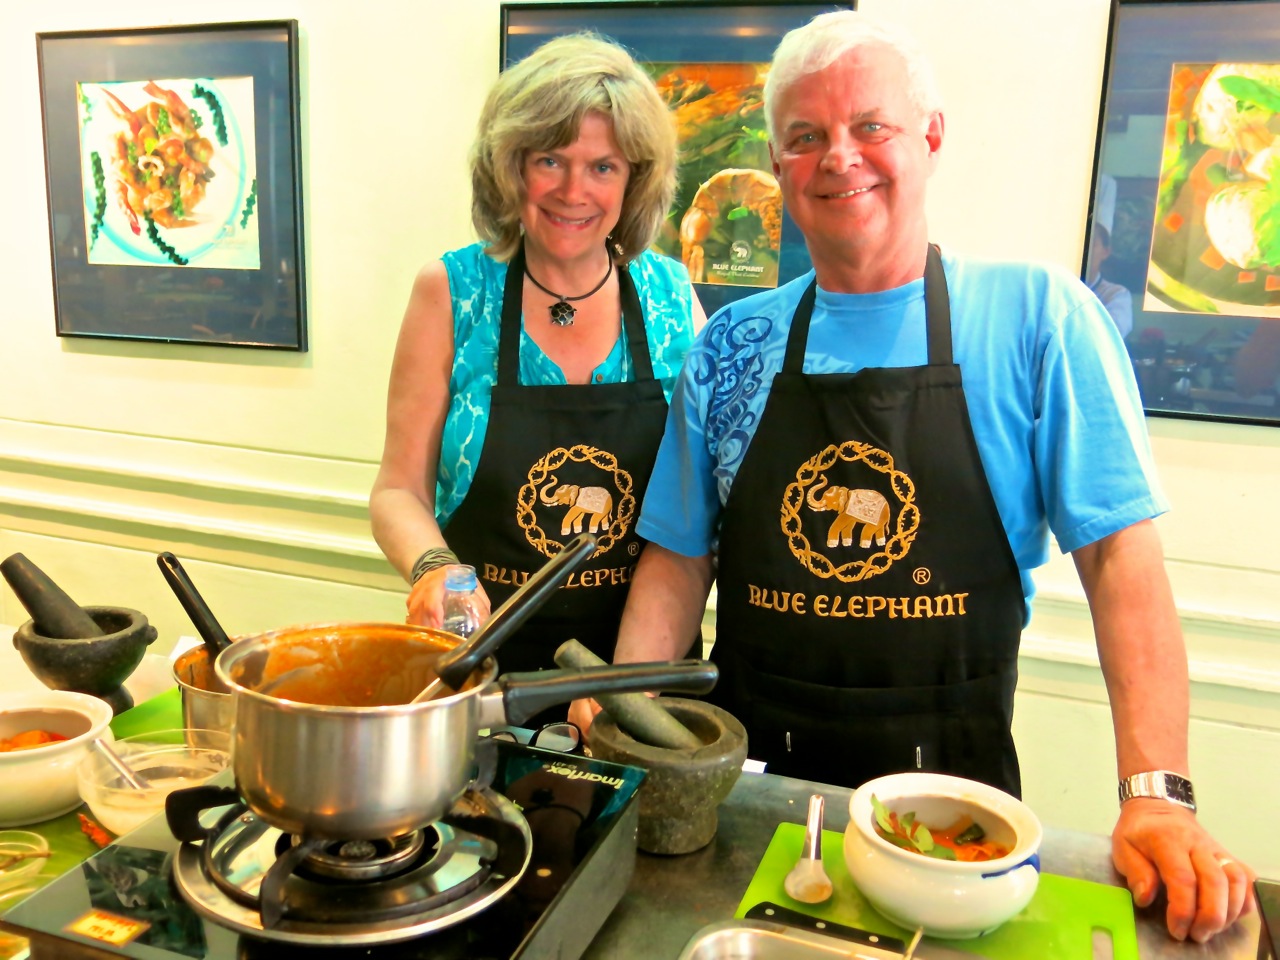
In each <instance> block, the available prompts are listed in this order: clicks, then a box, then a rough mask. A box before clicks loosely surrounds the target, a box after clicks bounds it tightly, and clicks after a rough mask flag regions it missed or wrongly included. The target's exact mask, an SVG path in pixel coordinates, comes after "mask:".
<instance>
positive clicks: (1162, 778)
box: [1120, 770, 1196, 813]
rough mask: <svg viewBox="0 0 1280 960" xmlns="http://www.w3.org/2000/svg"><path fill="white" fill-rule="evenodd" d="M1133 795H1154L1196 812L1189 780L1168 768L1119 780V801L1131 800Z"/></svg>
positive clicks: (1194, 796)
mask: <svg viewBox="0 0 1280 960" xmlns="http://www.w3.org/2000/svg"><path fill="white" fill-rule="evenodd" d="M1134 797H1154V798H1155V799H1157V800H1168V801H1169V802H1170V803H1176V804H1177V805H1178V806H1180V807H1186V808H1187V809H1188V810H1190V811H1191V812H1192V813H1195V812H1196V794H1195V791H1194V790H1193V789H1192V788H1191V781H1190V780H1188V779H1187V778H1186V777H1183V776H1179V775H1178V774H1176V773H1174V772H1172V771H1170V770H1152V771H1150V772H1148V773H1135V774H1134V775H1133V776H1132V777H1125V778H1124V779H1123V780H1121V781H1120V802H1121V803H1124V802H1125V801H1126V800H1132V799H1133V798H1134Z"/></svg>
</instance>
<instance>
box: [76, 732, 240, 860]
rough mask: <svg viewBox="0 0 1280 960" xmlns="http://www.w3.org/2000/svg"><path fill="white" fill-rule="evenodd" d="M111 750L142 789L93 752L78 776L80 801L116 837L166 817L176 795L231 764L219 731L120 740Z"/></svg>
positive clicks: (228, 746)
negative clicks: (166, 807)
mask: <svg viewBox="0 0 1280 960" xmlns="http://www.w3.org/2000/svg"><path fill="white" fill-rule="evenodd" d="M113 749H114V750H115V752H116V753H117V754H118V755H119V757H120V759H121V760H122V761H123V762H124V764H125V765H126V766H127V767H129V769H130V770H131V771H132V772H133V774H134V776H135V777H137V778H138V779H139V780H140V781H142V782H143V789H141V790H138V789H135V788H134V787H131V786H130V785H129V784H128V782H127V781H126V780H125V778H124V776H123V775H122V774H121V773H120V772H119V771H117V770H116V769H115V767H114V766H112V765H111V763H110V761H109V760H108V759H107V758H106V757H105V756H103V755H102V754H100V753H98V752H97V751H92V752H90V754H89V755H88V756H87V757H85V758H84V759H83V760H82V761H81V762H80V766H79V768H78V769H77V771H76V773H77V776H78V779H79V784H80V796H81V797H82V798H83V800H84V802H85V803H87V804H88V805H89V810H90V811H91V812H92V813H93V815H94V817H95V818H96V819H97V821H98V822H99V823H101V824H102V825H103V826H104V827H106V828H107V829H108V830H110V831H111V832H112V833H114V834H116V836H121V835H123V834H126V833H128V832H129V831H131V830H133V829H134V828H135V827H138V826H141V825H142V824H143V823H145V822H146V821H147V820H150V819H151V818H152V817H154V816H155V815H156V814H159V813H162V812H163V811H164V803H165V798H166V797H168V796H169V794H170V793H172V792H173V791H174V790H182V789H185V788H187V787H195V786H199V785H200V784H202V783H205V782H207V781H208V780H210V779H211V778H213V777H215V776H217V775H218V774H219V773H221V772H222V771H223V770H225V769H226V768H227V765H228V764H229V763H230V761H231V737H230V735H228V734H227V733H226V731H223V730H190V729H188V730H160V731H156V732H153V733H142V734H138V735H137V736H133V737H122V738H120V739H118V740H116V741H115V743H114V744H113Z"/></svg>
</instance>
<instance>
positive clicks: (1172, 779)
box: [1164, 773, 1196, 804]
mask: <svg viewBox="0 0 1280 960" xmlns="http://www.w3.org/2000/svg"><path fill="white" fill-rule="evenodd" d="M1164 789H1165V792H1166V793H1168V794H1169V796H1171V797H1173V798H1174V799H1175V800H1181V801H1182V802H1183V803H1190V804H1194V803H1195V802H1196V801H1195V794H1194V793H1193V792H1192V789H1191V781H1190V780H1187V779H1186V778H1185V777H1179V776H1177V775H1176V774H1172V773H1166V774H1165V775H1164Z"/></svg>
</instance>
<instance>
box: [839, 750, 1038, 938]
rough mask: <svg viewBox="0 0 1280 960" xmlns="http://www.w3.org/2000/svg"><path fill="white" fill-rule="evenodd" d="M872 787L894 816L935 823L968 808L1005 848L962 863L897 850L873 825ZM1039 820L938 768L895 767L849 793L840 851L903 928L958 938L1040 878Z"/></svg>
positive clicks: (1018, 899)
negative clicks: (998, 854) (908, 770)
mask: <svg viewBox="0 0 1280 960" xmlns="http://www.w3.org/2000/svg"><path fill="white" fill-rule="evenodd" d="M872 794H874V795H875V796H876V798H877V799H879V800H880V802H881V803H883V804H884V805H885V806H886V807H887V808H888V809H889V810H891V811H894V812H896V813H897V814H898V815H899V816H901V815H903V814H905V813H908V812H910V811H915V814H916V819H917V820H918V821H919V822H921V823H923V824H924V825H925V826H927V827H935V828H939V829H941V828H943V827H947V826H950V825H951V824H953V823H955V821H956V820H957V819H959V818H960V816H961V815H963V814H968V815H969V816H971V817H972V818H973V819H974V820H975V821H977V822H978V823H979V824H981V826H982V828H983V829H984V830H985V831H986V832H987V837H988V838H989V839H991V840H994V841H997V842H999V843H1005V844H1011V845H1012V847H1011V849H1010V851H1009V853H1008V855H1007V856H1004V857H1001V858H999V859H997V860H987V861H982V862H974V863H965V862H960V861H956V860H940V859H936V858H934V857H927V856H924V855H922V854H919V853H915V852H913V851H910V850H902V849H900V848H898V847H896V846H894V845H893V844H892V843H890V842H889V841H888V840H885V839H884V838H883V837H881V836H880V835H879V834H878V833H877V832H876V829H875V814H874V811H873V810H872V807H871V796H872ZM1042 833H1043V832H1042V830H1041V827H1040V821H1039V819H1038V818H1037V817H1036V815H1035V814H1034V813H1032V812H1031V808H1030V807H1028V806H1027V805H1026V804H1025V803H1023V802H1022V801H1021V800H1018V799H1017V798H1015V797H1012V796H1010V795H1009V794H1007V793H1005V792H1004V791H1003V790H997V789H996V788H995V787H991V786H988V785H987V784H985V783H978V782H977V781H975V780H965V779H963V778H961V777H949V776H944V775H943V774H938V773H899V774H893V775H892V776H888V777H880V778H879V779H877V780H871V781H869V782H867V783H865V784H863V785H862V786H861V787H859V788H858V789H857V790H856V791H854V794H853V797H852V798H851V799H850V800H849V826H848V828H847V829H846V830H845V834H844V858H845V862H846V863H847V864H848V866H849V874H850V876H852V877H853V882H854V883H855V884H857V886H858V889H859V890H861V891H862V894H863V896H865V897H866V898H867V899H868V900H869V901H870V902H871V905H872V906H873V907H875V908H876V909H877V910H879V911H880V912H881V913H882V914H884V915H885V916H886V917H887V918H889V919H890V920H892V921H893V922H894V923H896V924H898V925H899V926H901V927H905V928H906V929H908V930H915V929H916V928H917V927H924V929H925V933H927V934H929V935H930V936H933V937H949V938H952V939H963V938H967V937H977V936H980V935H981V934H984V933H987V932H989V931H991V930H994V929H995V928H996V927H998V926H1000V924H1002V923H1004V922H1005V921H1006V920H1008V919H1009V918H1010V917H1012V916H1013V915H1014V914H1016V913H1018V911H1020V910H1021V909H1022V908H1023V907H1025V906H1026V905H1027V903H1028V902H1030V900H1031V897H1032V895H1033V894H1035V892H1036V885H1037V884H1038V883H1039V881H1040V857H1039V850H1040V840H1041V837H1042Z"/></svg>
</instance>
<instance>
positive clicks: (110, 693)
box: [0, 553, 156, 713]
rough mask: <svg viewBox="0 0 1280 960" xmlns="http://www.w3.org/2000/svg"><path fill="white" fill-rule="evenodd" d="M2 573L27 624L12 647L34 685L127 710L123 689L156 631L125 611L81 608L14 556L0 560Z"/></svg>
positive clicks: (126, 693) (130, 703)
mask: <svg viewBox="0 0 1280 960" xmlns="http://www.w3.org/2000/svg"><path fill="white" fill-rule="evenodd" d="M0 574H3V576H4V578H5V580H7V581H8V583H9V586H10V587H12V588H13V592H14V593H15V594H17V597H18V600H19V601H21V603H22V605H23V607H25V608H26V610H27V612H28V613H29V614H31V619H30V620H28V621H27V622H26V623H24V624H22V626H20V627H18V629H17V631H15V633H14V635H13V645H14V646H15V647H17V649H18V652H19V653H20V654H21V655H22V659H23V660H24V661H25V662H26V664H27V666H28V667H30V668H31V672H32V673H34V674H35V675H36V676H37V677H38V678H39V679H40V681H41V682H42V683H43V684H44V685H45V686H46V687H50V688H52V689H54V690H73V691H76V692H78V693H88V694H92V695H93V696H95V697H98V698H100V699H102V700H105V701H106V702H107V703H108V704H110V705H111V709H112V710H113V711H114V712H115V713H120V712H121V711H123V710H128V709H129V708H130V707H132V706H133V697H132V695H131V694H130V693H129V691H128V690H126V689H125V688H124V682H125V680H127V679H128V678H129V676H130V675H131V674H132V673H133V671H134V670H135V669H136V668H137V666H138V664H139V663H141V662H142V658H143V656H144V655H145V654H146V652H147V647H148V646H149V645H150V644H151V643H152V642H153V641H154V640H155V639H156V629H155V627H153V626H151V624H150V623H148V622H147V618H146V617H145V616H144V615H143V614H141V613H139V612H138V611H137V610H131V609H130V608H128V607H114V606H112V607H107V606H99V607H82V606H80V605H79V604H78V603H76V602H75V601H74V600H72V599H71V597H69V596H67V594H66V592H65V591H64V590H63V589H62V588H61V587H59V586H58V585H57V584H56V583H54V582H53V581H52V580H51V579H49V577H48V575H46V574H45V572H44V571H43V570H41V569H40V568H39V567H37V566H36V565H35V564H34V563H32V562H31V561H30V560H28V559H27V558H26V557H25V556H23V555H22V554H20V553H15V554H13V555H12V556H10V557H8V558H7V559H5V560H3V561H0Z"/></svg>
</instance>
